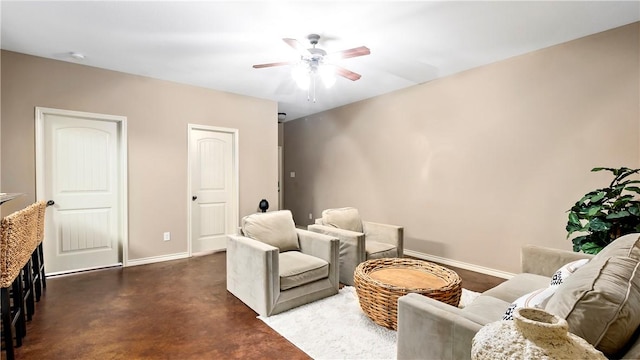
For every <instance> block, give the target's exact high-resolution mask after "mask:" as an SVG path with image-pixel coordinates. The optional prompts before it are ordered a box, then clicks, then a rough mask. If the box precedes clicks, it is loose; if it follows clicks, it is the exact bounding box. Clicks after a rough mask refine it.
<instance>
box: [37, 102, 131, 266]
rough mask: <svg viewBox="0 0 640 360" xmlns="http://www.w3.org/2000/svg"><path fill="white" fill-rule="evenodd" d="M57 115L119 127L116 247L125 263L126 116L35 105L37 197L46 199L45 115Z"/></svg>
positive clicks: (126, 256)
mask: <svg viewBox="0 0 640 360" xmlns="http://www.w3.org/2000/svg"><path fill="white" fill-rule="evenodd" d="M47 114H51V115H60V116H68V117H77V118H79V119H82V118H91V119H92V120H101V121H110V122H114V123H116V124H117V126H118V151H119V154H118V161H119V167H118V170H119V174H118V177H117V178H118V187H119V190H120V194H119V195H120V196H119V198H118V201H119V202H120V204H119V205H120V206H119V211H118V221H119V224H120V226H119V229H118V230H119V231H118V233H119V235H120V241H119V244H118V246H119V247H120V257H121V258H122V266H123V267H126V266H127V260H128V258H129V252H128V249H129V223H128V219H129V215H128V213H129V206H128V201H127V199H128V188H127V176H128V175H127V168H128V166H127V117H126V116H118V115H106V114H97V113H90V112H84V111H73V110H61V109H53V108H46V107H39V106H36V109H35V118H36V124H35V125H36V154H35V155H36V200H37V201H47V200H48V199H45V198H44V197H45V196H44V193H45V183H44V180H45V163H44V159H45V153H44V151H45V146H44V140H45V138H44V118H45V115H47Z"/></svg>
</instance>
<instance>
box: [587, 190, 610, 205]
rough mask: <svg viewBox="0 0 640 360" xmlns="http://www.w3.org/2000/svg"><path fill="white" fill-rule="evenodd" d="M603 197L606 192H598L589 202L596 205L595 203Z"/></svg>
mask: <svg viewBox="0 0 640 360" xmlns="http://www.w3.org/2000/svg"><path fill="white" fill-rule="evenodd" d="M605 195H607V193H606V192H604V191H599V192H597V193H596V194H595V195H593V196H592V197H591V198H590V199H589V200H591V203H597V202H600V200H602V199H604V197H605Z"/></svg>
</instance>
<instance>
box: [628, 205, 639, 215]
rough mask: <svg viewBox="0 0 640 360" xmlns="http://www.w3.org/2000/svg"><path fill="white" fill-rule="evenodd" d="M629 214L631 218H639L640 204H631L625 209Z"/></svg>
mask: <svg viewBox="0 0 640 360" xmlns="http://www.w3.org/2000/svg"><path fill="white" fill-rule="evenodd" d="M627 211H629V214H631V215H633V216H640V204H633V205H631V206H629V207H628V208H627Z"/></svg>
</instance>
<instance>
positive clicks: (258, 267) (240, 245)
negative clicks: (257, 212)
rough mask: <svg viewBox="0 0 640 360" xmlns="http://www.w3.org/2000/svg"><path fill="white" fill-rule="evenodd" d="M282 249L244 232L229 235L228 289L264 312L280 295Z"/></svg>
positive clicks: (259, 311)
mask: <svg viewBox="0 0 640 360" xmlns="http://www.w3.org/2000/svg"><path fill="white" fill-rule="evenodd" d="M278 254H279V250H278V248H276V247H274V246H271V245H268V244H265V243H263V242H260V241H257V240H253V239H250V238H248V237H244V236H240V235H228V236H227V290H229V292H231V293H232V294H233V295H235V296H236V297H238V298H239V299H241V300H242V301H243V302H244V303H245V304H247V305H248V306H249V307H250V308H251V309H253V310H254V311H255V312H257V313H258V314H260V315H263V316H268V311H269V309H271V308H272V304H274V303H275V301H276V300H277V298H278V294H279V289H280V277H279V275H278V274H279V268H278Z"/></svg>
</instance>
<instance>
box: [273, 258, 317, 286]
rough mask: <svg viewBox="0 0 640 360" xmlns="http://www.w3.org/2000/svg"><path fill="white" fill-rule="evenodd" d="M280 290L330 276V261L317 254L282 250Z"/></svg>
mask: <svg viewBox="0 0 640 360" xmlns="http://www.w3.org/2000/svg"><path fill="white" fill-rule="evenodd" d="M278 257H279V259H278V261H279V263H280V271H279V272H280V274H279V275H280V290H287V289H291V288H294V287H296V286H300V285H304V284H308V283H312V282H314V281H316V280H320V279H324V278H326V277H328V276H329V263H328V262H326V261H324V260H322V259H320V258H318V257H315V256H311V255H307V254H304V253H301V252H299V251H286V252H281V253H280V255H279V256H278Z"/></svg>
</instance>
